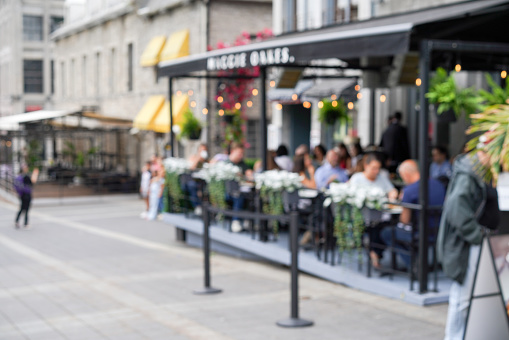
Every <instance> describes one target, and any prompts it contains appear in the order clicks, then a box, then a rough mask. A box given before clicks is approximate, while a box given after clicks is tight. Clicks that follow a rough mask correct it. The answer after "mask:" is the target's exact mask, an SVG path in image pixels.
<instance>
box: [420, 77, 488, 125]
mask: <svg viewBox="0 0 509 340" xmlns="http://www.w3.org/2000/svg"><path fill="white" fill-rule="evenodd" d="M426 98H428V100H429V102H430V104H435V107H436V113H437V115H438V117H439V119H440V117H441V120H442V121H455V120H456V117H459V116H460V115H461V114H462V113H463V112H464V113H465V114H466V115H467V117H468V115H470V114H472V113H474V112H476V111H477V109H478V107H479V103H480V102H481V100H482V99H481V98H480V97H479V96H477V95H476V93H475V91H474V90H473V89H472V88H466V89H459V88H458V87H457V86H456V81H455V80H454V77H453V76H452V74H447V71H446V70H445V69H443V68H441V67H439V68H437V70H436V73H435V76H434V77H433V78H431V81H430V88H429V91H428V93H426Z"/></svg>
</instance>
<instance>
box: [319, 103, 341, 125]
mask: <svg viewBox="0 0 509 340" xmlns="http://www.w3.org/2000/svg"><path fill="white" fill-rule="evenodd" d="M322 103H323V106H322V107H321V108H320V111H318V120H319V121H320V123H322V124H325V125H330V126H332V125H334V124H336V122H337V121H338V120H341V121H347V120H348V114H347V112H348V109H347V107H346V105H345V101H344V100H343V98H340V99H339V100H334V101H331V100H326V99H323V100H322Z"/></svg>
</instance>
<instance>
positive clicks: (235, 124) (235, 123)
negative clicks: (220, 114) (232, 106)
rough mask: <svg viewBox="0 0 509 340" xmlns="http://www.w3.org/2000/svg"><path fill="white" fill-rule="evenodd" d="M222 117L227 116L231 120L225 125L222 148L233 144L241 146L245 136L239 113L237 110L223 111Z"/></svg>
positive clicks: (242, 121)
mask: <svg viewBox="0 0 509 340" xmlns="http://www.w3.org/2000/svg"><path fill="white" fill-rule="evenodd" d="M224 116H225V117H227V116H228V118H230V119H231V122H230V123H228V124H226V127H225V130H224V143H223V147H224V148H226V147H227V146H229V145H230V144H231V143H234V142H235V143H239V144H242V145H243V144H244V142H245V136H244V131H243V130H242V124H243V123H244V120H243V119H242V116H241V112H240V111H239V110H231V111H225V115H224Z"/></svg>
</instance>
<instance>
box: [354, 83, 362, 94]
mask: <svg viewBox="0 0 509 340" xmlns="http://www.w3.org/2000/svg"><path fill="white" fill-rule="evenodd" d="M360 90H361V86H360V85H359V84H357V85H355V91H357V92H359V91H360Z"/></svg>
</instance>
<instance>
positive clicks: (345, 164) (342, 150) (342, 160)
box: [337, 143, 352, 170]
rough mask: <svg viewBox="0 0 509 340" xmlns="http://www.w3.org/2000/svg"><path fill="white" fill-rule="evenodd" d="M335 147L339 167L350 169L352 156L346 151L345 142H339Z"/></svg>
mask: <svg viewBox="0 0 509 340" xmlns="http://www.w3.org/2000/svg"><path fill="white" fill-rule="evenodd" d="M337 148H338V151H337V152H338V155H339V167H340V168H341V169H344V170H350V168H351V167H352V158H351V157H350V153H349V152H348V149H347V148H346V145H345V143H339V144H338V146H337Z"/></svg>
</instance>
